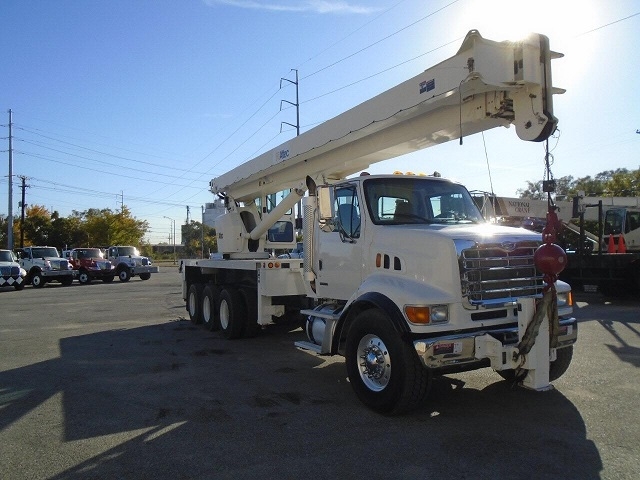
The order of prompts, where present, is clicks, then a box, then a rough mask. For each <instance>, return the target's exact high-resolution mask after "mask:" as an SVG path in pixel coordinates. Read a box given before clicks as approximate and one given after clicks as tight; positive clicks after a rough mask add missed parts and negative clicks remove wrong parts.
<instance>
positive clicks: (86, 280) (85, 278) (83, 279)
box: [78, 270, 91, 285]
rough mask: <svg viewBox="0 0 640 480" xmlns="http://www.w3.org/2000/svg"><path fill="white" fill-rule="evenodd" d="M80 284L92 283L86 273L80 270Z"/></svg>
mask: <svg viewBox="0 0 640 480" xmlns="http://www.w3.org/2000/svg"><path fill="white" fill-rule="evenodd" d="M78 282H80V285H87V284H88V283H91V277H90V276H89V274H88V273H87V272H86V271H84V270H80V273H79V275H78Z"/></svg>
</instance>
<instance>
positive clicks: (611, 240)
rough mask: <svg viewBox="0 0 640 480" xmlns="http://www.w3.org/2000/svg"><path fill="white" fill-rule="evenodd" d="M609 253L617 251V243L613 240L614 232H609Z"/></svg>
mask: <svg viewBox="0 0 640 480" xmlns="http://www.w3.org/2000/svg"><path fill="white" fill-rule="evenodd" d="M607 253H616V244H615V243H614V242H613V235H612V234H609V246H608V247H607Z"/></svg>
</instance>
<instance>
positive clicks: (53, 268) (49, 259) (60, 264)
mask: <svg viewBox="0 0 640 480" xmlns="http://www.w3.org/2000/svg"><path fill="white" fill-rule="evenodd" d="M16 253H17V254H18V261H19V262H20V266H21V267H22V268H24V269H25V270H26V271H27V283H30V284H31V285H33V286H34V287H35V288H40V287H43V286H44V284H45V283H47V282H51V281H53V280H57V281H58V282H60V283H61V284H62V285H65V286H67V285H71V284H72V283H73V278H74V277H75V275H76V272H75V271H74V270H73V267H72V266H71V264H70V263H69V261H68V260H66V259H64V258H61V257H60V254H59V253H58V250H57V249H56V248H55V247H24V248H19V249H18V250H16Z"/></svg>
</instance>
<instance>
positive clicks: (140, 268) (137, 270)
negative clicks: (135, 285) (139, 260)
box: [129, 265, 160, 275]
mask: <svg viewBox="0 0 640 480" xmlns="http://www.w3.org/2000/svg"><path fill="white" fill-rule="evenodd" d="M129 271H130V272H131V274H132V275H140V274H141V273H158V272H159V271H160V269H159V268H158V267H156V266H155V265H136V266H135V267H130V268H129Z"/></svg>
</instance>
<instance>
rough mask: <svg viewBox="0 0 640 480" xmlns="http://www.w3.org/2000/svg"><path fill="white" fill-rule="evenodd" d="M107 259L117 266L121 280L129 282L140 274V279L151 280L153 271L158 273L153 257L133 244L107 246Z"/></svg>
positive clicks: (116, 270)
mask: <svg viewBox="0 0 640 480" xmlns="http://www.w3.org/2000/svg"><path fill="white" fill-rule="evenodd" d="M107 259H108V260H109V261H110V262H111V263H112V264H113V265H114V266H115V272H116V275H118V278H119V279H120V281H121V282H128V281H129V280H130V279H131V277H135V276H136V275H138V276H139V277H140V280H149V279H150V278H151V274H152V273H158V271H159V269H158V267H157V266H155V265H152V262H151V259H150V258H148V257H145V256H143V255H141V254H140V252H139V251H138V249H137V248H136V247H134V246H131V245H114V246H111V247H109V248H107Z"/></svg>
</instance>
